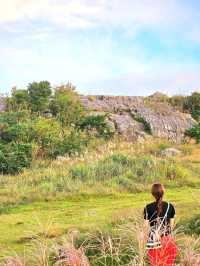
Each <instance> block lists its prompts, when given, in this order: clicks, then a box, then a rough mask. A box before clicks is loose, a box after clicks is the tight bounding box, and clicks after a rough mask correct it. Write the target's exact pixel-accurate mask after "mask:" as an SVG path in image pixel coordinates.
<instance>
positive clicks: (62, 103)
mask: <svg viewBox="0 0 200 266" xmlns="http://www.w3.org/2000/svg"><path fill="white" fill-rule="evenodd" d="M49 106H50V111H51V113H52V114H53V116H55V117H56V118H57V119H58V120H59V121H60V123H61V125H62V126H71V124H75V123H77V122H78V121H79V119H80V117H81V114H82V111H83V110H82V109H83V108H82V106H81V103H80V98H79V96H78V94H77V93H76V91H75V87H74V86H73V85H72V84H71V83H68V84H66V85H63V86H60V87H57V88H55V93H54V95H53V97H52V99H51V101H50V105H49Z"/></svg>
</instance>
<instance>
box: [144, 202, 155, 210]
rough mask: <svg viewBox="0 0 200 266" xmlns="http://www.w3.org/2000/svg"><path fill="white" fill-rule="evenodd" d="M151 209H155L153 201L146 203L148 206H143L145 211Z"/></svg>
mask: <svg viewBox="0 0 200 266" xmlns="http://www.w3.org/2000/svg"><path fill="white" fill-rule="evenodd" d="M152 207H155V201H154V202H150V203H148V204H147V205H146V206H145V209H149V208H152Z"/></svg>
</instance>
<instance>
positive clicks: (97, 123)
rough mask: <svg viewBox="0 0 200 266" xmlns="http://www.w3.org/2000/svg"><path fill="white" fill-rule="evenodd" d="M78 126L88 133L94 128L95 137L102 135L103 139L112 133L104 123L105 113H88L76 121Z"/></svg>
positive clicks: (109, 136)
mask: <svg viewBox="0 0 200 266" xmlns="http://www.w3.org/2000/svg"><path fill="white" fill-rule="evenodd" d="M78 128H80V129H81V130H86V131H87V132H88V133H89V132H90V131H91V130H92V129H93V130H94V129H95V130H96V133H95V135H96V136H97V137H103V138H105V139H109V138H111V137H112V135H113V132H112V130H111V128H110V127H109V125H108V124H107V123H106V116H105V115H89V116H86V117H83V118H82V119H81V120H80V121H79V123H78Z"/></svg>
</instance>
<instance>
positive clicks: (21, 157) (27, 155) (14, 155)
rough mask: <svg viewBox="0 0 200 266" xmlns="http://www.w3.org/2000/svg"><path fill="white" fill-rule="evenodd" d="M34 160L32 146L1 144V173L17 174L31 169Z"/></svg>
mask: <svg viewBox="0 0 200 266" xmlns="http://www.w3.org/2000/svg"><path fill="white" fill-rule="evenodd" d="M31 160H32V148H31V145H30V144H16V143H10V144H7V145H3V144H0V172H1V173H3V174H16V173H19V172H20V171H21V170H22V169H23V168H25V167H29V166H30V164H31Z"/></svg>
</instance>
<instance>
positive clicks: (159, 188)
mask: <svg viewBox="0 0 200 266" xmlns="http://www.w3.org/2000/svg"><path fill="white" fill-rule="evenodd" d="M164 192H165V189H164V187H163V185H162V184H160V183H155V184H153V185H152V188H151V194H152V195H153V196H154V198H155V200H156V212H157V216H159V215H160V214H161V212H162V199H163V195H164Z"/></svg>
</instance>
